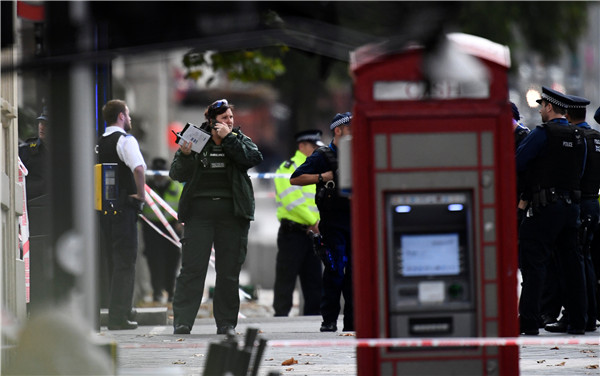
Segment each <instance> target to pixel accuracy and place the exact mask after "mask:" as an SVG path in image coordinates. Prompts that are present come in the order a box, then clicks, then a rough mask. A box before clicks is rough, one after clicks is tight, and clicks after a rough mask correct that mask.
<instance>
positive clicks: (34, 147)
mask: <svg viewBox="0 0 600 376" xmlns="http://www.w3.org/2000/svg"><path fill="white" fill-rule="evenodd" d="M36 120H37V122H38V136H37V137H33V138H28V139H27V140H26V141H25V142H24V143H23V144H21V145H19V158H21V162H23V164H24V165H25V167H27V171H28V173H27V177H26V181H25V187H26V192H27V200H28V201H29V200H32V199H34V198H37V197H40V196H42V195H44V194H45V193H46V188H47V187H48V182H47V181H46V178H47V173H48V145H47V143H46V127H47V126H48V115H47V114H46V111H45V109H44V111H43V112H42V113H41V114H40V116H38V117H37V118H36Z"/></svg>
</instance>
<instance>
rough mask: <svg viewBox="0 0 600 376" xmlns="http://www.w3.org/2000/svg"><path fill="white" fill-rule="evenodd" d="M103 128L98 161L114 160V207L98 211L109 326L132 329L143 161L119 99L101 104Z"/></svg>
mask: <svg viewBox="0 0 600 376" xmlns="http://www.w3.org/2000/svg"><path fill="white" fill-rule="evenodd" d="M102 115H103V117H104V120H105V121H106V124H108V125H109V126H108V127H106V130H105V132H104V134H103V135H102V137H101V138H100V140H99V141H98V162H99V163H117V166H118V167H117V179H118V186H119V192H118V199H117V205H116V207H115V208H114V210H111V211H108V212H106V213H105V212H104V211H103V212H101V213H100V214H99V216H100V228H101V231H102V236H101V243H100V244H101V247H102V248H103V253H104V254H105V255H106V257H107V263H108V268H109V276H110V278H109V280H110V293H109V294H110V296H109V303H108V304H109V306H108V329H109V330H122V329H135V328H137V322H135V321H133V320H131V319H132V317H131V312H132V303H133V288H134V281H135V260H136V258H137V252H138V232H137V216H138V213H140V212H141V210H142V208H143V203H144V200H145V194H146V191H145V185H146V177H145V171H146V163H145V162H144V157H143V156H142V153H141V152H140V147H139V144H138V142H137V140H136V139H135V137H133V136H132V135H129V134H127V132H129V131H130V130H131V117H130V116H129V107H127V104H126V103H125V102H124V101H122V100H119V99H113V100H110V101H108V102H107V103H106V104H105V105H104V107H102Z"/></svg>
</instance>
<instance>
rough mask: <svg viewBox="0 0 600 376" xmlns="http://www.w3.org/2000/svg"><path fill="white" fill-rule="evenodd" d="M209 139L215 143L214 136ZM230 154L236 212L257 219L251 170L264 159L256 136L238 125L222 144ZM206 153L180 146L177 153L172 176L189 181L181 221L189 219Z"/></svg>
mask: <svg viewBox="0 0 600 376" xmlns="http://www.w3.org/2000/svg"><path fill="white" fill-rule="evenodd" d="M208 142H209V143H214V141H213V140H212V139H210V140H208ZM221 146H223V151H224V152H225V155H226V157H227V158H229V159H230V160H231V162H232V163H230V164H228V167H227V176H228V178H229V182H230V183H231V190H232V193H233V214H234V215H235V216H236V217H241V218H245V219H248V220H251V221H252V220H254V190H253V188H252V182H251V181H250V177H249V176H248V170H249V169H250V168H252V167H254V166H256V165H258V164H259V163H260V162H262V160H263V156H262V154H261V152H260V151H259V150H258V147H257V146H256V145H255V144H254V143H253V142H252V140H251V139H250V138H249V137H248V136H246V135H244V134H243V133H242V132H241V131H239V130H238V129H234V130H233V132H231V133H230V134H228V135H227V136H226V137H225V138H224V139H223V142H222V144H221ZM201 159H202V156H201V154H199V153H195V152H192V153H191V154H190V155H185V154H183V153H182V152H181V151H180V150H178V151H177V152H176V153H175V157H174V158H173V162H172V163H171V169H170V171H169V176H170V177H171V179H173V180H177V181H180V182H182V183H185V185H184V187H183V191H182V193H181V198H180V200H179V213H178V216H179V221H180V222H185V220H186V218H188V217H189V215H190V210H189V208H190V202H191V200H192V197H193V195H194V192H195V191H196V188H197V185H198V182H199V181H200V179H202V175H203V170H202V169H201V168H200V166H201Z"/></svg>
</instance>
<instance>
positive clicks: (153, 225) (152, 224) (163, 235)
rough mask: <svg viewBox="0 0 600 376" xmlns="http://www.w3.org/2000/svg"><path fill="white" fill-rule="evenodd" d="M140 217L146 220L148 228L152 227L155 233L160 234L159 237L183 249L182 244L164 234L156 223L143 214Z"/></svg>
mask: <svg viewBox="0 0 600 376" xmlns="http://www.w3.org/2000/svg"><path fill="white" fill-rule="evenodd" d="M138 216H139V217H140V218H142V219H143V220H144V222H146V223H147V224H148V226H150V227H151V228H152V229H153V230H154V231H156V232H158V234H159V235H161V236H162V237H163V238H165V239H167V240H168V241H170V242H171V243H173V245H174V246H176V247H178V248H179V249H181V242H176V241H175V240H173V239H172V238H171V237H170V236H168V235H167V234H165V233H164V232H162V231H161V230H160V229H159V228H158V227H157V226H156V225H155V224H154V223H152V221H151V220H149V219H148V218H146V217H145V216H144V215H143V214H139V215H138Z"/></svg>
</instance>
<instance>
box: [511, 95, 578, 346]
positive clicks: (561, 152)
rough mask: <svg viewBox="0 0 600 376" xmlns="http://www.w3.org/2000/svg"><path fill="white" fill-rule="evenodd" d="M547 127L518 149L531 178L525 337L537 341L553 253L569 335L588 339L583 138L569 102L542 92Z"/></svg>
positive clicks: (522, 242) (523, 243) (522, 237)
mask: <svg viewBox="0 0 600 376" xmlns="http://www.w3.org/2000/svg"><path fill="white" fill-rule="evenodd" d="M537 102H538V103H539V104H541V108H540V115H541V118H542V122H543V123H542V124H541V125H539V126H537V127H536V128H535V129H534V130H532V131H531V133H530V135H529V136H527V137H526V138H525V139H524V140H523V141H522V143H521V145H520V146H519V148H518V149H517V160H516V163H517V171H519V172H525V171H526V172H527V174H526V175H524V176H526V177H527V178H526V179H525V181H524V182H523V186H524V187H525V189H526V192H525V198H526V199H527V201H528V204H529V207H528V208H527V215H526V216H525V218H524V219H523V222H522V224H521V229H520V231H519V267H520V269H521V274H522V277H523V284H522V290H521V297H520V300H519V321H520V332H521V333H522V334H527V335H537V334H538V333H539V329H538V328H539V325H540V319H541V318H540V300H541V296H542V289H543V284H544V280H545V277H546V265H547V262H548V259H549V257H550V254H551V252H552V249H554V248H556V249H557V250H558V257H559V260H560V267H561V268H562V272H563V273H564V274H565V275H568V276H570V278H568V279H567V280H566V286H565V287H566V288H567V291H568V292H569V294H568V297H567V300H566V301H565V306H566V307H567V310H568V311H569V318H570V323H569V327H568V328H567V331H568V332H569V333H571V334H584V333H585V325H586V316H587V314H586V296H585V278H584V274H583V262H582V261H583V260H582V258H581V254H580V253H579V250H578V247H577V236H578V234H577V231H578V224H579V202H580V199H581V191H580V178H581V174H582V171H583V163H584V158H585V143H584V136H583V132H582V131H581V130H580V129H578V128H576V127H574V126H571V125H569V123H568V121H567V119H566V118H565V114H566V108H567V102H568V98H567V97H566V96H565V95H563V94H561V93H559V92H557V91H555V90H552V89H550V88H547V87H545V86H544V87H542V95H541V99H539V100H538V101H537Z"/></svg>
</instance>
